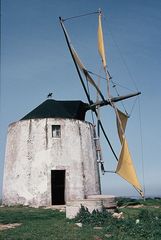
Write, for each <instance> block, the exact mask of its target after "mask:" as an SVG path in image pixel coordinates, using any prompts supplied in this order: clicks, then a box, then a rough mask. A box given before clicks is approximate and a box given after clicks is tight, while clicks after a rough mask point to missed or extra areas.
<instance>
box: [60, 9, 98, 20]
mask: <svg viewBox="0 0 161 240" xmlns="http://www.w3.org/2000/svg"><path fill="white" fill-rule="evenodd" d="M98 13H99V11H96V12H90V13H85V14H81V15H77V16H72V17H68V18H64V19H63V21H67V20H71V19H74V18H80V17H85V16H89V15H93V14H98Z"/></svg>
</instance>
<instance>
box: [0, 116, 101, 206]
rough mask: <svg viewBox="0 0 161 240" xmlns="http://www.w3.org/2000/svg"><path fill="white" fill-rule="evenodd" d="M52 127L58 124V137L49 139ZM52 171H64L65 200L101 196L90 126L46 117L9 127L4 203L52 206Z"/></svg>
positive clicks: (69, 120) (76, 121) (79, 122)
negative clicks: (59, 134)
mask: <svg viewBox="0 0 161 240" xmlns="http://www.w3.org/2000/svg"><path fill="white" fill-rule="evenodd" d="M52 125H61V138H53V137H52V130H51V129H52V127H51V126H52ZM51 170H66V179H65V200H66V201H70V200H76V199H84V198H86V196H87V195H92V194H99V193H100V186H99V176H98V168H97V162H96V152H95V145H94V141H93V126H92V125H91V124H90V123H87V122H83V121H79V120H71V119H54V118H49V119H32V120H23V121H19V122H16V123H13V124H11V125H10V126H9V129H8V136H7V145H6V155H5V169H4V181H3V203H4V204H7V205H10V204H23V205H36V206H48V205H51Z"/></svg>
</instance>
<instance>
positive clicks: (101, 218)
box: [74, 205, 115, 226]
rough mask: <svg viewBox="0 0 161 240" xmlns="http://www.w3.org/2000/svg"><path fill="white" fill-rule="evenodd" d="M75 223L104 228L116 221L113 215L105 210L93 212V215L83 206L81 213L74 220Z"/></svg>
mask: <svg viewBox="0 0 161 240" xmlns="http://www.w3.org/2000/svg"><path fill="white" fill-rule="evenodd" d="M74 221H75V222H81V223H83V224H90V225H92V226H104V225H105V224H108V223H110V222H113V221H115V219H114V218H113V217H112V214H111V213H109V212H107V211H106V209H103V210H102V211H101V212H99V211H98V210H93V212H92V213H90V212H89V211H88V208H85V207H84V206H82V205H81V208H80V211H79V213H78V214H77V216H76V217H75V219H74Z"/></svg>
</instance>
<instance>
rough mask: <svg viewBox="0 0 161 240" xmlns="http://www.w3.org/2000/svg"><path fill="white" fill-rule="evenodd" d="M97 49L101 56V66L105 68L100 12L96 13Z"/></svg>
mask: <svg viewBox="0 0 161 240" xmlns="http://www.w3.org/2000/svg"><path fill="white" fill-rule="evenodd" d="M98 51H99V54H100V56H101V58H102V63H103V66H104V68H105V67H106V56H105V48H104V40H103V32H102V22H101V13H100V14H99V15H98Z"/></svg>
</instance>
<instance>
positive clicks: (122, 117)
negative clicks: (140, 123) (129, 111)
mask: <svg viewBox="0 0 161 240" xmlns="http://www.w3.org/2000/svg"><path fill="white" fill-rule="evenodd" d="M116 111H117V114H118V116H116V122H117V131H118V135H119V138H120V142H121V144H122V143H123V136H124V132H125V128H126V124H127V119H128V116H127V115H126V114H124V113H123V112H121V111H120V110H119V109H116Z"/></svg>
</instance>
